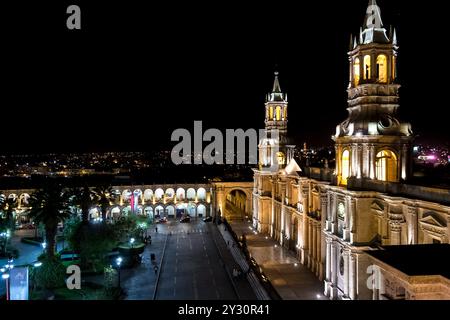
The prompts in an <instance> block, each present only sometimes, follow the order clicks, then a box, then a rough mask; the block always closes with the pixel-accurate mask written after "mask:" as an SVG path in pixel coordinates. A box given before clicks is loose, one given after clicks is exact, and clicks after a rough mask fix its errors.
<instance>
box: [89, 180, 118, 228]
mask: <svg viewBox="0 0 450 320" xmlns="http://www.w3.org/2000/svg"><path fill="white" fill-rule="evenodd" d="M93 193H94V197H95V201H96V203H97V204H98V205H99V206H100V208H101V210H102V220H103V222H106V211H107V210H108V207H109V206H110V203H111V202H112V201H114V200H115V198H116V196H115V194H114V192H113V190H112V188H111V186H108V185H99V186H97V187H95V188H94V190H93Z"/></svg>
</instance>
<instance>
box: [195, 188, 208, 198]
mask: <svg viewBox="0 0 450 320" xmlns="http://www.w3.org/2000/svg"><path fill="white" fill-rule="evenodd" d="M197 200H198V201H205V200H206V190H205V188H198V190H197Z"/></svg>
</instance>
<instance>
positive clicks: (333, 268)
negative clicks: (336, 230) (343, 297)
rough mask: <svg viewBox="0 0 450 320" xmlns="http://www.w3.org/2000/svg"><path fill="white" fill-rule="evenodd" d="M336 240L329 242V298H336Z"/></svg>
mask: <svg viewBox="0 0 450 320" xmlns="http://www.w3.org/2000/svg"><path fill="white" fill-rule="evenodd" d="M336 253H337V250H336V242H335V241H333V242H332V243H331V280H330V298H331V299H337V273H338V270H337V263H336Z"/></svg>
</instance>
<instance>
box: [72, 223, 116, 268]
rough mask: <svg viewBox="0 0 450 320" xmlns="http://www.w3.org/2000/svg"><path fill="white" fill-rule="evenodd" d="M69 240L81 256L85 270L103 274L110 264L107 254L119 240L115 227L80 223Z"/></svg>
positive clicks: (82, 266)
mask: <svg viewBox="0 0 450 320" xmlns="http://www.w3.org/2000/svg"><path fill="white" fill-rule="evenodd" d="M67 240H68V241H69V245H70V247H71V248H72V249H73V250H74V251H75V252H77V253H78V254H79V257H80V264H81V268H82V269H83V270H89V271H93V272H101V271H103V269H104V267H105V266H106V265H107V264H108V261H107V254H108V253H109V252H111V251H112V250H113V249H114V248H115V247H116V246H117V240H118V239H117V233H116V232H115V230H114V226H113V225H108V224H103V223H99V224H84V223H78V224H77V225H76V226H75V227H74V228H73V230H72V232H71V233H70V234H69V236H68V239H67Z"/></svg>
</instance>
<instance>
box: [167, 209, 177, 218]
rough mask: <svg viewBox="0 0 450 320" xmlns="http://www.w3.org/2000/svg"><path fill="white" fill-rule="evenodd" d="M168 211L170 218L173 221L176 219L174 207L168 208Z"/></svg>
mask: <svg viewBox="0 0 450 320" xmlns="http://www.w3.org/2000/svg"><path fill="white" fill-rule="evenodd" d="M166 210H167V216H168V218H171V219H173V218H175V207H174V206H168V207H167V208H166Z"/></svg>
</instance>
